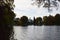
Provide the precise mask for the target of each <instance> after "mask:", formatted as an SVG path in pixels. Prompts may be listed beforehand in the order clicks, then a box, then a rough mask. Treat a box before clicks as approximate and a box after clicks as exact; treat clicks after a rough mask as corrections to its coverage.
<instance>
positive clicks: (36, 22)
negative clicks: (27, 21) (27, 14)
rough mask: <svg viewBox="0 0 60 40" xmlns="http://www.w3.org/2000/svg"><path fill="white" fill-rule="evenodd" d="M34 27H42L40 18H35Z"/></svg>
mask: <svg viewBox="0 0 60 40" xmlns="http://www.w3.org/2000/svg"><path fill="white" fill-rule="evenodd" d="M35 25H42V18H41V17H37V18H36V19H35Z"/></svg>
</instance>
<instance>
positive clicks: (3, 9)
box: [0, 0, 15, 40]
mask: <svg viewBox="0 0 60 40" xmlns="http://www.w3.org/2000/svg"><path fill="white" fill-rule="evenodd" d="M13 2H14V0H0V40H10V35H11V33H12V29H13V27H12V25H13V20H14V17H15V14H14V12H13V11H12V9H13Z"/></svg>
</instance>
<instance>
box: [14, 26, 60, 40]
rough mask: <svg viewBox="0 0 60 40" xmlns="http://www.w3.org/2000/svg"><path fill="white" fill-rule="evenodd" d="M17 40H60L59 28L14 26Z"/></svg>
mask: <svg viewBox="0 0 60 40" xmlns="http://www.w3.org/2000/svg"><path fill="white" fill-rule="evenodd" d="M14 38H15V39H17V40H60V26H27V27H21V26H14Z"/></svg>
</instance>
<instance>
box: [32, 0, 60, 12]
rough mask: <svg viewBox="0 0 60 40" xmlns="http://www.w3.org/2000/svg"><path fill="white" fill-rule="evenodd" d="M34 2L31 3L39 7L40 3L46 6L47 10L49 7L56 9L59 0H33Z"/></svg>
mask: <svg viewBox="0 0 60 40" xmlns="http://www.w3.org/2000/svg"><path fill="white" fill-rule="evenodd" d="M33 1H34V2H33V3H32V4H33V5H34V4H35V5H37V6H38V7H40V6H41V5H42V6H43V7H45V8H48V11H50V10H51V7H57V9H58V6H59V4H58V2H60V1H59V0H33Z"/></svg>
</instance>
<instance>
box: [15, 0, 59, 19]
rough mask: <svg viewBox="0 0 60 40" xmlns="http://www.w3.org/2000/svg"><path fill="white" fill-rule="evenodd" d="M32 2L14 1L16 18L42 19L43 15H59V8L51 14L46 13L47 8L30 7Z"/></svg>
mask: <svg viewBox="0 0 60 40" xmlns="http://www.w3.org/2000/svg"><path fill="white" fill-rule="evenodd" d="M31 3H32V1H31V0H15V2H14V4H15V8H14V12H15V13H16V17H21V16H24V15H25V16H28V17H31V18H33V17H34V16H35V17H43V16H45V15H49V14H51V15H55V14H56V13H60V8H59V9H58V10H55V9H54V11H53V12H50V13H49V12H48V10H47V8H43V7H40V8H38V7H37V6H33V5H31Z"/></svg>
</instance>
